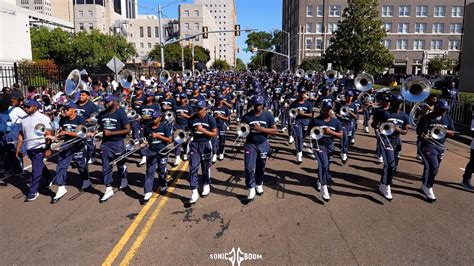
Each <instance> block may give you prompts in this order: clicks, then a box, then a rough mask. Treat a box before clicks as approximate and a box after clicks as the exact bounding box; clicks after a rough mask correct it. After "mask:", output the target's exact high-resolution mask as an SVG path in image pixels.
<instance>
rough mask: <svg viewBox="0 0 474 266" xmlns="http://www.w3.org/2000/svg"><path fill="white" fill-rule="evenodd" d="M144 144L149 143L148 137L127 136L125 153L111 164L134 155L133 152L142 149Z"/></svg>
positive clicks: (111, 163)
mask: <svg viewBox="0 0 474 266" xmlns="http://www.w3.org/2000/svg"><path fill="white" fill-rule="evenodd" d="M142 145H145V146H146V145H148V142H147V140H146V138H139V139H132V138H127V139H125V150H126V152H125V153H124V154H123V155H121V156H119V157H117V158H116V159H115V160H113V161H111V162H110V163H109V164H110V165H114V164H116V163H118V162H120V161H121V160H123V159H125V158H127V157H128V156H130V155H132V154H133V153H135V152H136V151H138V150H139V149H141V146H142Z"/></svg>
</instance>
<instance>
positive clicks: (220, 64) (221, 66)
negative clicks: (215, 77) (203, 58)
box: [212, 59, 230, 71]
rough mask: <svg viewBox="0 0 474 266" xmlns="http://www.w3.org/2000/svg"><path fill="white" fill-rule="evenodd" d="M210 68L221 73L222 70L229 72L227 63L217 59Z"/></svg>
mask: <svg viewBox="0 0 474 266" xmlns="http://www.w3.org/2000/svg"><path fill="white" fill-rule="evenodd" d="M212 68H214V69H217V70H220V71H222V70H229V69H230V66H229V64H228V63H227V61H225V60H220V59H217V60H216V61H214V64H212Z"/></svg>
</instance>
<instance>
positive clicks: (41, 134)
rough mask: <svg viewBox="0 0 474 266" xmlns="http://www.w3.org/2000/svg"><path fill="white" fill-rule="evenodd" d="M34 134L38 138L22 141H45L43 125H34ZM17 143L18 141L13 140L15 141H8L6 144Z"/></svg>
mask: <svg viewBox="0 0 474 266" xmlns="http://www.w3.org/2000/svg"><path fill="white" fill-rule="evenodd" d="M34 132H35V135H36V136H38V137H36V138H29V139H24V140H23V142H29V141H35V140H42V139H46V137H45V135H44V134H45V133H46V126H45V125H44V124H43V123H38V124H36V125H35V127H34ZM18 142H19V140H15V141H9V142H7V143H8V144H16V143H18Z"/></svg>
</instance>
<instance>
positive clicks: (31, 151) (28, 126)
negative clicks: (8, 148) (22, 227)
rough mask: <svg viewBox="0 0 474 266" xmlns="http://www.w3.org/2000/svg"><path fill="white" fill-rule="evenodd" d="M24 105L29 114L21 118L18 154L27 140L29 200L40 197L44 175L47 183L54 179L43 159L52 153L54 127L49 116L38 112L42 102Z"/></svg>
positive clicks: (27, 197)
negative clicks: (40, 187)
mask: <svg viewBox="0 0 474 266" xmlns="http://www.w3.org/2000/svg"><path fill="white" fill-rule="evenodd" d="M24 106H25V111H26V113H27V114H28V115H27V116H26V117H24V118H22V119H21V127H20V132H19V134H18V143H17V148H16V156H17V157H19V156H20V149H21V146H22V145H23V143H24V142H25V146H26V152H27V154H28V157H29V158H30V159H31V165H32V178H31V184H30V188H29V191H28V195H27V196H26V200H25V201H26V202H29V201H33V200H35V199H36V198H37V197H38V195H39V194H38V188H39V185H40V181H41V179H42V177H43V178H44V179H45V181H46V184H50V183H51V181H52V180H53V177H52V176H51V175H50V173H49V171H48V168H46V166H45V165H44V162H43V159H44V158H45V157H47V156H49V155H50V154H51V150H50V144H51V141H50V140H51V137H52V129H51V124H50V123H51V120H50V119H49V117H47V116H46V115H44V114H42V113H40V112H38V108H39V107H40V104H39V103H38V102H37V101H35V100H27V101H26V102H25V103H24ZM40 137H44V138H40Z"/></svg>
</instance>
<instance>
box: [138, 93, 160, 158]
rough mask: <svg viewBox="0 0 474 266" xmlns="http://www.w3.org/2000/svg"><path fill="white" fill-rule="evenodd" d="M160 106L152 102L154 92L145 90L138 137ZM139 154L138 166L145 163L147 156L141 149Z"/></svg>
mask: <svg viewBox="0 0 474 266" xmlns="http://www.w3.org/2000/svg"><path fill="white" fill-rule="evenodd" d="M160 109H161V107H160V105H159V104H157V103H155V102H154V93H153V92H152V91H147V92H146V93H145V104H143V105H142V106H140V117H141V119H140V131H141V132H140V137H142V136H143V133H142V132H143V131H144V129H145V127H146V126H148V125H149V124H150V123H151V122H152V121H153V119H152V117H151V115H152V114H153V113H154V112H155V111H160ZM140 155H142V159H141V161H140V162H139V163H138V164H137V165H138V166H142V165H144V164H145V163H146V160H147V156H145V155H144V154H143V151H142V150H140Z"/></svg>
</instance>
